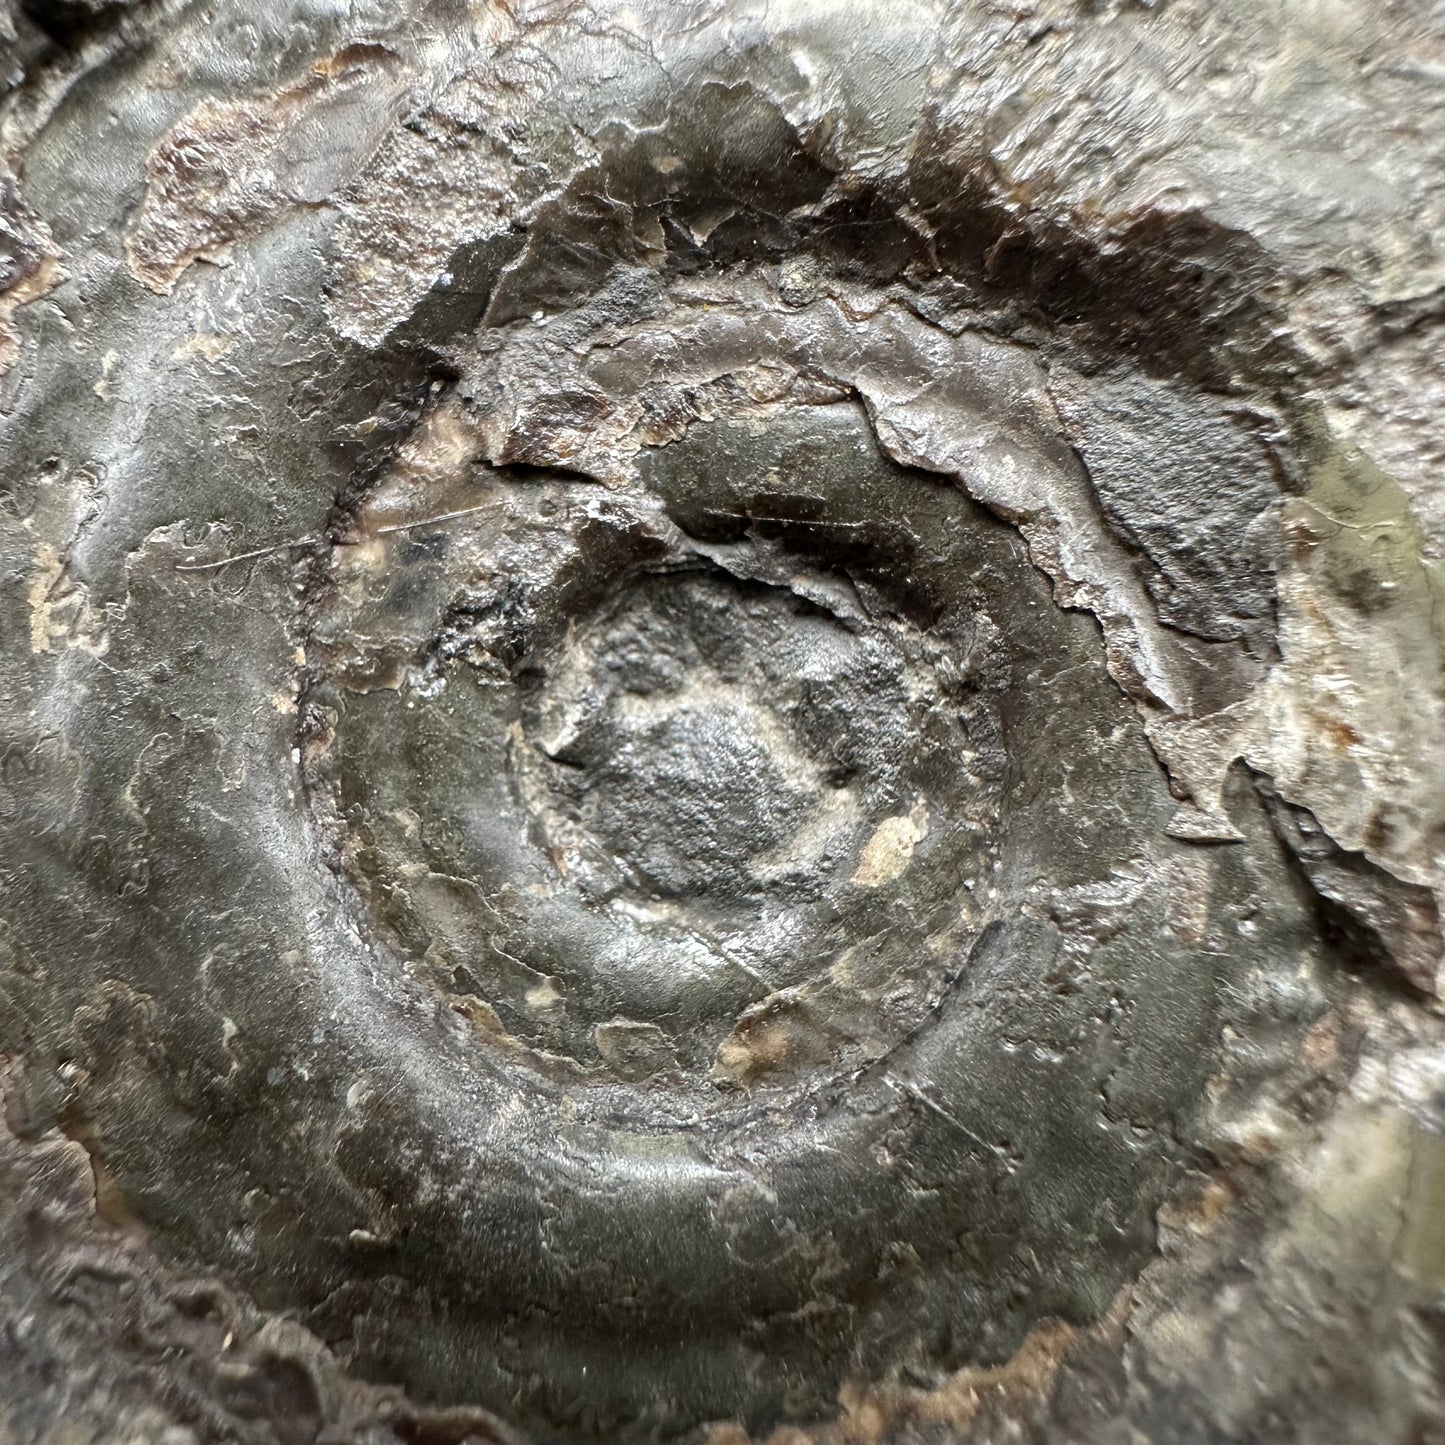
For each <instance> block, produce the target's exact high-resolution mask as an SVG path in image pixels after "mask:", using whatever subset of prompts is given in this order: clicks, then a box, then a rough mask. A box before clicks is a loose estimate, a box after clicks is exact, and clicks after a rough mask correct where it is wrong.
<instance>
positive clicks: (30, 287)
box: [0, 166, 66, 376]
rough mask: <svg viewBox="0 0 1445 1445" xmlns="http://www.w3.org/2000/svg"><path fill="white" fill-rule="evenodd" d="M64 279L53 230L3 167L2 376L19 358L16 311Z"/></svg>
mask: <svg viewBox="0 0 1445 1445" xmlns="http://www.w3.org/2000/svg"><path fill="white" fill-rule="evenodd" d="M65 276H66V273H65V269H64V267H63V266H62V265H61V264H60V253H59V251H58V250H56V248H55V242H54V239H53V238H52V236H51V234H50V228H49V227H48V226H47V225H46V224H45V222H44V221H42V220H41V219H40V217H39V216H37V215H36V214H35V212H34V211H32V210H31V209H30V207H29V206H27V205H26V204H25V200H24V197H23V196H22V195H21V193H20V182H19V181H18V179H17V178H16V177H15V176H14V175H12V174H11V173H10V172H9V171H7V170H5V169H4V167H3V166H0V376H3V375H4V374H5V373H6V372H7V371H9V370H10V368H11V367H12V366H14V364H15V360H16V357H17V355H18V354H19V336H18V335H17V333H16V331H15V328H14V325H13V317H14V315H15V311H16V309H17V308H18V307H21V306H24V305H26V304H27V303H28V302H31V301H35V300H38V299H39V298H40V297H41V296H44V295H46V293H47V292H50V291H52V290H54V289H55V287H56V286H58V285H59V284H60V283H61V282H62V281H64V280H65Z"/></svg>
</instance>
